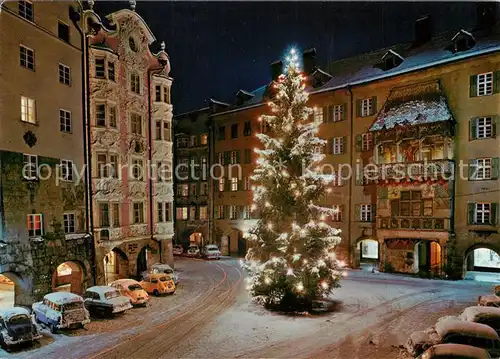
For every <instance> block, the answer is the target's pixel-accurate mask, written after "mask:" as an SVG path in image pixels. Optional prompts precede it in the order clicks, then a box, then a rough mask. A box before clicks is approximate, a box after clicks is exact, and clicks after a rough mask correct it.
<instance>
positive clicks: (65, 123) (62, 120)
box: [59, 110, 71, 133]
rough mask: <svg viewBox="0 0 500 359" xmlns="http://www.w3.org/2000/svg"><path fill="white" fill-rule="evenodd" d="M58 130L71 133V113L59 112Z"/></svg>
mask: <svg viewBox="0 0 500 359" xmlns="http://www.w3.org/2000/svg"><path fill="white" fill-rule="evenodd" d="M59 129H60V130H61V132H67V133H71V112H69V111H66V110H59Z"/></svg>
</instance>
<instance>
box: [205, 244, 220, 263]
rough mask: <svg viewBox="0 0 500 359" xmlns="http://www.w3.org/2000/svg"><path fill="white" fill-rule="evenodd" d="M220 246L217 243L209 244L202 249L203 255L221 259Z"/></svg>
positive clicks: (207, 257) (208, 257) (206, 257)
mask: <svg viewBox="0 0 500 359" xmlns="http://www.w3.org/2000/svg"><path fill="white" fill-rule="evenodd" d="M220 255H221V253H220V251H219V247H217V246H216V245H215V244H207V245H206V246H205V247H203V250H202V251H201V256H202V257H203V258H205V259H220Z"/></svg>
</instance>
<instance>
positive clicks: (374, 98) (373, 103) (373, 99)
mask: <svg viewBox="0 0 500 359" xmlns="http://www.w3.org/2000/svg"><path fill="white" fill-rule="evenodd" d="M376 113H377V96H373V97H372V113H371V115H375V114H376Z"/></svg>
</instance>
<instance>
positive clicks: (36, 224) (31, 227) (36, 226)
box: [28, 214, 43, 237]
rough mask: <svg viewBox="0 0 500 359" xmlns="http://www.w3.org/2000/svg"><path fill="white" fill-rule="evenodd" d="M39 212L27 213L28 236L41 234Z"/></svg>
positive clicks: (41, 226)
mask: <svg viewBox="0 0 500 359" xmlns="http://www.w3.org/2000/svg"><path fill="white" fill-rule="evenodd" d="M42 223H43V221H42V215H41V214H28V235H29V236H30V237H35V236H41V235H42V234H43V225H42Z"/></svg>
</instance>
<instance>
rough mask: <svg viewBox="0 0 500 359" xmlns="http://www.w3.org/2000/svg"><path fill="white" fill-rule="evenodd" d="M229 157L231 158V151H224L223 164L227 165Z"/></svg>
mask: <svg viewBox="0 0 500 359" xmlns="http://www.w3.org/2000/svg"><path fill="white" fill-rule="evenodd" d="M230 158H231V152H230V151H226V152H224V164H225V165H228V164H229V163H230V162H229V159H230Z"/></svg>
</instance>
